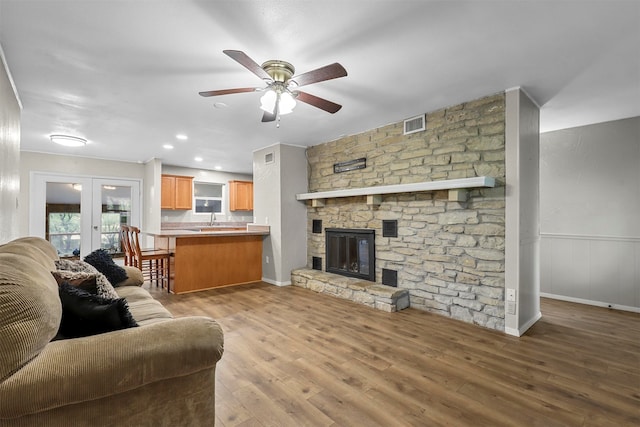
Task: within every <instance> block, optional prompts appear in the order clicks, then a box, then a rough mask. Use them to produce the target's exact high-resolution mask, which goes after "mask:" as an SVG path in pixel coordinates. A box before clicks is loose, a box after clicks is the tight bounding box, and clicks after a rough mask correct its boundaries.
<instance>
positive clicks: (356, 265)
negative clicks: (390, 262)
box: [325, 228, 376, 282]
mask: <svg viewBox="0 0 640 427" xmlns="http://www.w3.org/2000/svg"><path fill="white" fill-rule="evenodd" d="M325 235H326V244H325V248H326V258H325V259H326V265H327V267H326V271H327V272H328V273H335V274H340V275H342V276H347V277H355V278H358V279H364V280H369V281H371V282H375V281H376V267H375V261H376V258H375V240H374V239H375V231H374V230H368V229H346V228H327V229H326V230H325Z"/></svg>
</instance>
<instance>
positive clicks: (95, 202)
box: [29, 172, 141, 257]
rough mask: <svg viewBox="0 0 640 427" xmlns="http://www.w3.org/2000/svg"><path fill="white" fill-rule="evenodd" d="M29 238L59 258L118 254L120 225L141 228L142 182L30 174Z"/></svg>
mask: <svg viewBox="0 0 640 427" xmlns="http://www.w3.org/2000/svg"><path fill="white" fill-rule="evenodd" d="M31 183H32V185H31V188H32V191H31V192H30V219H29V234H30V235H33V236H40V237H43V238H45V239H47V240H48V241H49V242H51V243H52V244H53V246H55V247H56V249H57V250H58V254H59V255H60V256H74V255H75V256H79V257H84V256H85V255H87V254H89V253H90V252H92V251H94V250H96V249H99V248H102V249H105V250H107V251H109V252H110V253H113V254H117V253H120V252H121V246H120V234H119V230H120V224H129V225H135V226H139V225H140V211H141V210H140V200H141V197H140V181H139V180H129V179H111V178H92V177H86V176H69V175H55V174H45V173H39V172H33V173H32V175H31Z"/></svg>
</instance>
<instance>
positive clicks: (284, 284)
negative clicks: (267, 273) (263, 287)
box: [260, 277, 291, 286]
mask: <svg viewBox="0 0 640 427" xmlns="http://www.w3.org/2000/svg"><path fill="white" fill-rule="evenodd" d="M260 280H262V281H263V282H267V283H268V284H270V285H276V286H291V280H287V281H286V282H278V281H277V280H271V279H267V278H266V277H263V278H262V279H260Z"/></svg>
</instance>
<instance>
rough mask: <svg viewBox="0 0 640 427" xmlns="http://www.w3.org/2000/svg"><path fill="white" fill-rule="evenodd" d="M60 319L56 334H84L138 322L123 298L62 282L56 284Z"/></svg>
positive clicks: (74, 335) (118, 328) (105, 330)
mask: <svg viewBox="0 0 640 427" xmlns="http://www.w3.org/2000/svg"><path fill="white" fill-rule="evenodd" d="M59 294H60V301H61V302H62V322H61V323H60V329H59V331H58V335H61V336H63V337H65V338H78V337H86V336H89V335H96V334H102V333H105V332H111V331H117V330H120V329H126V328H131V327H135V326H138V324H137V323H136V321H135V320H134V319H133V317H132V316H131V312H129V307H128V305H127V301H126V300H125V299H124V298H118V299H109V298H103V297H101V296H98V295H94V294H91V293H89V292H87V291H85V290H83V289H80V288H78V287H76V286H73V285H70V284H69V283H67V282H63V283H62V284H60V287H59Z"/></svg>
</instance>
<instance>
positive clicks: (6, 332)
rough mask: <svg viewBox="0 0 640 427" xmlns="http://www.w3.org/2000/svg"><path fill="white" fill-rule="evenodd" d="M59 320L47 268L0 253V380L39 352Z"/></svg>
mask: <svg viewBox="0 0 640 427" xmlns="http://www.w3.org/2000/svg"><path fill="white" fill-rule="evenodd" d="M5 246H8V245H5ZM20 246H24V245H20ZM34 249H36V250H37V248H34ZM20 252H23V251H20ZM40 252H42V251H40ZM61 318H62V306H61V304H60V298H59V297H58V284H57V283H56V280H55V279H54V278H53V276H52V275H51V273H50V268H47V267H44V266H43V265H41V264H40V262H38V261H36V260H34V259H32V258H29V257H28V256H25V255H24V254H22V253H20V254H17V253H9V252H6V251H5V252H1V251H0V381H2V380H3V379H5V378H6V377H8V376H9V375H11V374H12V373H13V372H15V371H16V370H18V369H19V368H21V367H22V366H23V365H24V364H25V363H27V362H28V361H30V360H31V359H33V358H34V357H36V356H37V355H38V354H39V353H40V352H41V351H42V349H43V348H44V347H45V346H46V345H47V344H48V343H49V341H51V339H52V338H53V337H54V336H55V335H56V332H57V331H58V327H59V326H60V320H61Z"/></svg>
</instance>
